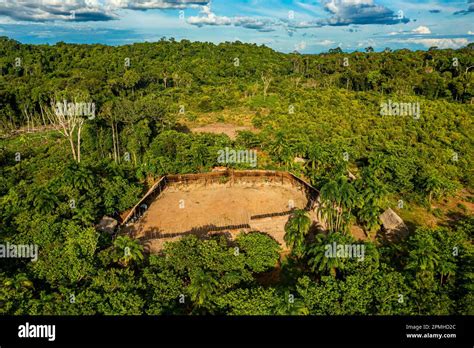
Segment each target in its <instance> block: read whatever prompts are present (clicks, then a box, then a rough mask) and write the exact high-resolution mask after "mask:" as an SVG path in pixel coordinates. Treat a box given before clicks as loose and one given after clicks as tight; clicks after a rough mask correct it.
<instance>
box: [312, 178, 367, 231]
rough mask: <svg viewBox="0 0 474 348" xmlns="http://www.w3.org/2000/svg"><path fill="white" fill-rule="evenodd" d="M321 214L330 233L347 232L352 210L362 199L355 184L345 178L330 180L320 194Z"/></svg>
mask: <svg viewBox="0 0 474 348" xmlns="http://www.w3.org/2000/svg"><path fill="white" fill-rule="evenodd" d="M320 196H321V205H320V208H319V210H320V213H321V215H322V217H323V218H324V220H325V221H326V223H327V225H328V230H329V232H347V229H348V227H349V222H350V218H351V210H352V208H354V207H355V206H356V205H357V204H358V202H359V199H360V197H359V196H358V194H357V191H356V190H355V188H354V186H353V184H351V183H350V182H348V180H347V178H346V177H345V176H341V177H339V179H337V180H329V181H328V182H327V183H326V184H324V185H323V187H322V188H321V192H320Z"/></svg>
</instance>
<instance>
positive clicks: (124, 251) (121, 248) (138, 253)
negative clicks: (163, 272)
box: [114, 236, 143, 267]
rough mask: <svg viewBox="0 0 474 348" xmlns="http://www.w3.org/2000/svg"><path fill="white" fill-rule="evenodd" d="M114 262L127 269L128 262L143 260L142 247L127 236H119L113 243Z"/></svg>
mask: <svg viewBox="0 0 474 348" xmlns="http://www.w3.org/2000/svg"><path fill="white" fill-rule="evenodd" d="M114 248H115V255H114V261H115V262H118V263H120V264H121V265H122V266H124V267H128V265H129V264H130V261H136V262H137V261H141V260H143V246H141V245H140V244H139V243H138V242H137V241H136V240H133V239H131V238H130V237H127V236H119V237H117V239H115V241H114Z"/></svg>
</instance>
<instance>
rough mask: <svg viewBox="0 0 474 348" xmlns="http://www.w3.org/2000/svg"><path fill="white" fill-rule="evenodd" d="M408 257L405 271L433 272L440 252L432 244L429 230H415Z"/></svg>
mask: <svg viewBox="0 0 474 348" xmlns="http://www.w3.org/2000/svg"><path fill="white" fill-rule="evenodd" d="M410 244H412V247H411V248H410V249H411V250H410V255H409V257H408V261H407V264H406V269H408V270H413V271H415V272H420V273H421V274H428V273H430V272H434V270H435V268H436V266H438V263H439V261H440V256H439V254H440V252H439V250H438V248H437V247H436V245H435V244H434V241H433V237H432V236H431V235H430V231H429V230H417V233H416V234H415V235H414V237H413V240H412V241H411V242H410Z"/></svg>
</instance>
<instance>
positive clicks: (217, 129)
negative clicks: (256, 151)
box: [191, 123, 255, 140]
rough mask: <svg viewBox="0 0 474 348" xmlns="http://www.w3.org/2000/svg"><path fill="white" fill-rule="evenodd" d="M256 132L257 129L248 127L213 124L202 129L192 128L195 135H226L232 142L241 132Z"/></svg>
mask: <svg viewBox="0 0 474 348" xmlns="http://www.w3.org/2000/svg"><path fill="white" fill-rule="evenodd" d="M244 130H248V131H255V129H253V128H251V127H247V126H236V125H233V124H228V123H213V124H208V125H205V126H201V127H195V128H191V131H192V132H193V133H213V134H226V135H227V136H228V137H229V138H231V139H232V140H235V138H236V137H237V132H239V131H244Z"/></svg>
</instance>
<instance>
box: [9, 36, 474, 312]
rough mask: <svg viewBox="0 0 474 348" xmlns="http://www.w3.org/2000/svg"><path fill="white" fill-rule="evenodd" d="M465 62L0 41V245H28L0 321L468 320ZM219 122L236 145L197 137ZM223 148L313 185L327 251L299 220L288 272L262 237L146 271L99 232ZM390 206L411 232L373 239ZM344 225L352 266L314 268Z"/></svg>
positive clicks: (141, 257) (135, 254) (470, 153)
mask: <svg viewBox="0 0 474 348" xmlns="http://www.w3.org/2000/svg"><path fill="white" fill-rule="evenodd" d="M473 48H474V47H473V44H470V45H469V46H468V47H465V48H462V49H458V50H440V49H436V48H431V49H430V50H428V51H416V52H412V51H409V50H397V51H393V52H392V51H391V50H389V49H387V50H386V51H385V52H381V53H375V52H372V50H370V48H368V49H367V50H366V51H365V52H353V53H345V52H342V51H340V50H339V49H332V50H330V51H329V52H328V53H324V54H319V55H301V54H298V53H292V54H283V53H278V52H275V51H273V50H271V49H270V48H267V47H264V46H257V45H250V44H243V43H240V42H235V43H223V44H219V45H214V44H211V43H200V42H190V41H187V40H182V41H180V42H177V41H175V40H173V39H170V40H166V39H162V40H161V41H159V42H155V43H140V44H133V45H127V46H117V47H111V46H104V45H75V44H65V43H58V44H56V45H54V46H49V45H26V44H21V43H19V42H16V41H14V40H11V39H8V38H6V37H2V38H0V132H1V134H2V139H0V165H1V167H0V172H1V175H0V238H1V240H2V241H3V242H9V243H12V244H37V245H39V257H38V260H37V261H36V262H29V260H22V259H2V260H1V265H2V267H1V268H0V313H2V314H3V313H6V314H84V315H90V314H108V315H113V314H117V315H121V314H151V315H157V314H229V315H247V314H266V315H284V314H317V315H340V314H409V315H418V314H434V315H443V314H470V315H472V314H474V307H473V304H474V298H473V294H474V292H473V290H474V282H473V274H474V273H473V267H474V264H473V260H474V259H473V256H474V247H473V245H472V238H473V231H474V219H473V216H472V211H471V210H470V209H469V207H467V206H466V205H467V204H468V203H470V204H472V203H473V202H474V198H473V195H472V189H473V184H474V176H473V171H472V170H473V168H474V166H473V158H474V146H473V145H474V144H473V141H474V139H473V134H474V127H473V116H474V105H473V100H474V67H473V66H474V50H473ZM470 68H471V69H470ZM63 100H67V101H70V102H80V103H94V106H95V113H94V115H93V116H90V117H84V118H81V119H75V120H74V121H73V122H75V123H74V124H71V122H69V123H68V122H65V121H64V120H61V119H59V118H57V117H55V113H54V106H55V105H56V103H58V102H59V103H62V102H63ZM388 100H391V101H394V102H400V103H419V105H420V110H421V113H420V115H419V116H420V117H419V118H415V117H410V116H382V115H381V113H380V107H381V106H380V105H381V103H384V102H386V101H388ZM230 112H236V113H238V116H237V121H238V123H239V124H241V125H245V126H248V128H249V130H247V131H241V132H239V133H238V135H237V137H236V139H231V138H229V137H228V136H226V135H221V134H197V133H193V132H192V126H193V125H196V124H198V123H200V122H201V121H202V120H203V119H210V120H211V121H212V122H230V121H229V113H230ZM66 121H67V120H66ZM201 123H202V122H201ZM225 147H231V148H236V149H255V150H257V151H258V165H257V167H258V168H261V169H276V170H290V171H292V172H293V173H295V174H297V175H300V176H302V177H305V178H307V179H308V180H309V181H310V182H311V184H312V185H313V186H314V187H316V188H317V189H318V190H320V192H321V199H322V201H323V202H325V203H326V204H327V206H328V207H333V209H332V210H331V209H328V211H325V212H324V214H326V217H327V218H328V219H333V220H334V221H335V222H337V223H335V224H333V225H332V228H331V229H330V231H329V233H328V235H327V236H323V235H320V236H319V237H318V238H316V239H314V240H313V239H311V238H308V236H307V228H306V227H305V226H306V221H307V217H306V216H305V214H304V213H303V212H295V214H294V215H293V216H292V218H291V220H290V222H289V224H288V228H287V231H286V233H287V236H286V240H287V242H288V243H289V245H290V246H291V247H292V251H291V253H290V254H289V255H286V256H284V257H282V256H281V255H280V251H281V250H280V248H279V246H278V244H277V243H276V242H275V241H274V240H273V239H271V238H270V237H268V236H267V235H264V234H261V233H258V231H256V232H253V233H249V234H242V235H241V236H240V237H239V238H238V239H237V241H235V242H234V243H230V242H229V241H227V240H225V239H223V238H220V237H215V238H209V239H205V240H199V239H197V238H196V237H192V236H191V237H186V238H183V239H182V240H180V241H178V242H175V243H170V244H168V246H167V247H166V248H165V250H164V251H163V253H162V254H160V255H147V254H146V253H144V251H143V248H142V246H140V245H139V244H138V243H137V242H136V241H134V240H132V239H129V238H128V237H123V236H120V237H114V238H112V237H111V236H109V235H108V234H106V233H102V232H99V231H98V230H97V229H96V228H95V227H94V226H95V225H96V224H97V223H98V222H99V220H100V219H101V218H102V217H103V216H104V215H109V216H114V217H118V216H119V214H120V213H121V212H123V211H125V210H127V209H129V208H131V207H132V206H133V205H134V204H135V203H136V202H137V201H138V199H139V197H140V196H141V195H142V194H143V193H144V192H146V190H147V188H148V187H149V184H150V183H151V182H153V180H156V179H157V178H158V177H159V176H160V175H163V174H171V173H197V172H207V171H210V170H211V169H212V168H213V167H215V166H219V165H220V164H219V163H218V161H217V155H216V154H217V151H218V150H219V149H223V148H225ZM295 157H299V158H302V159H304V161H303V162H295V161H294V159H295ZM228 166H229V167H234V168H239V169H246V168H250V166H249V165H248V164H239V163H237V164H228ZM349 171H350V172H351V173H353V174H354V175H355V177H356V179H355V180H349V179H348V175H347V174H348V172H349ZM400 201H402V202H404V208H403V209H402V211H401V212H400V214H401V215H402V216H405V215H403V214H406V216H413V215H416V217H415V218H413V220H411V221H410V223H411V224H410V234H409V235H408V237H407V238H405V239H403V240H401V241H400V242H398V243H386V242H385V241H383V240H380V239H379V238H373V237H374V235H375V232H376V231H378V230H379V229H380V221H379V219H378V216H379V215H380V214H381V213H382V212H383V211H384V210H385V209H386V208H388V207H392V208H393V207H396V206H397V202H400ZM447 202H455V203H454V208H449V209H441V207H443V206H444V205H443V204H447ZM463 202H464V203H463ZM410 214H411V215H410ZM424 217H430V218H432V219H433V221H435V223H432V224H429V223H427V221H425V220H424ZM354 224H357V225H358V226H361V228H362V229H363V231H364V233H365V234H366V235H367V237H368V238H367V239H366V240H364V241H359V242H357V243H363V244H364V245H365V246H366V250H367V254H366V256H365V261H364V262H357V261H356V260H350V259H348V260H340V259H337V258H336V259H334V262H333V263H328V262H326V261H325V260H324V257H322V256H321V255H323V254H324V245H325V244H327V243H332V242H333V241H337V242H338V243H356V241H355V240H354V239H353V237H352V236H351V235H350V233H349V231H350V227H351V226H352V225H354ZM125 249H127V250H130V251H131V252H130V253H124V250H125ZM454 250H455V252H453V251H454ZM236 251H238V252H236ZM290 299H291V301H290Z"/></svg>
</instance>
